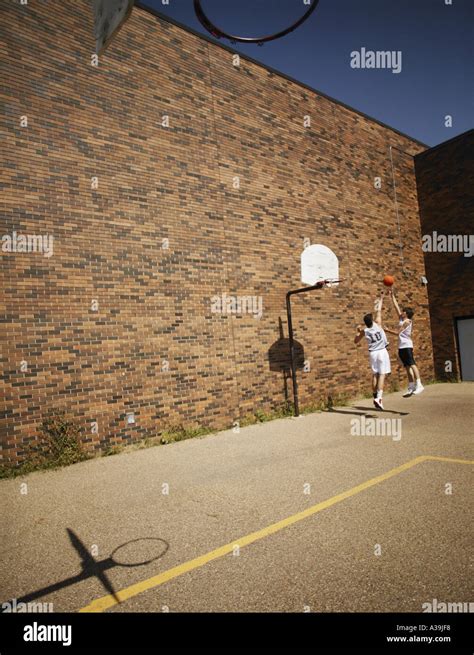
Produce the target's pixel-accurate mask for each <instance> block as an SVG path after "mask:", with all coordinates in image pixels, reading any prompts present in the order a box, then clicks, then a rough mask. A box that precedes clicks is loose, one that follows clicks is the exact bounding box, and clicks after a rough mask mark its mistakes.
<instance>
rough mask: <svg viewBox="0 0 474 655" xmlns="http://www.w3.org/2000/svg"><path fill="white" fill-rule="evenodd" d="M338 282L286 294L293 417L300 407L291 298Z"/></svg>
mask: <svg viewBox="0 0 474 655" xmlns="http://www.w3.org/2000/svg"><path fill="white" fill-rule="evenodd" d="M340 281H341V280H323V281H321V282H317V283H316V284H315V285H313V286H312V287H303V288H302V289H293V291H288V293H287V294H286V316H287V320H288V339H289V345H290V364H291V377H292V379H293V407H294V414H295V416H299V415H300V407H299V402H298V382H297V380H296V362H295V341H294V336H293V321H292V316H291V296H294V295H296V294H297V293H307V292H308V291H315V290H316V289H322V288H323V287H325V286H326V285H327V284H337V283H339V282H340Z"/></svg>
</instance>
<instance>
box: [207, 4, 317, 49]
mask: <svg viewBox="0 0 474 655" xmlns="http://www.w3.org/2000/svg"><path fill="white" fill-rule="evenodd" d="M318 3H319V0H313V1H312V3H311V5H310V7H309V9H308V10H307V11H306V12H305V14H303V16H301V18H299V19H298V20H297V21H296V22H295V23H293V24H292V25H290V27H287V28H286V29H284V30H282V31H280V32H275V33H274V34H268V35H266V36H255V37H250V36H237V35H235V34H229V33H228V32H225V31H224V30H221V29H220V28H219V27H217V25H214V23H213V22H212V21H211V20H210V18H209V17H208V16H207V15H206V14H205V12H204V10H203V8H202V6H201V0H194V11H195V12H196V16H197V17H198V20H199V22H200V23H201V25H202V26H203V27H204V28H205V29H206V30H207V31H208V32H209V33H210V34H211V35H212V36H214V37H215V38H216V39H228V40H229V41H230V42H231V43H236V42H238V43H257V44H258V45H263V44H264V43H268V41H274V40H275V39H281V37H282V36H286V35H287V34H289V33H290V32H293V30H296V28H297V27H299V26H300V25H302V24H303V23H304V22H305V21H306V20H308V18H309V17H310V16H311V14H312V13H313V11H314V10H315V9H316V7H317V6H318Z"/></svg>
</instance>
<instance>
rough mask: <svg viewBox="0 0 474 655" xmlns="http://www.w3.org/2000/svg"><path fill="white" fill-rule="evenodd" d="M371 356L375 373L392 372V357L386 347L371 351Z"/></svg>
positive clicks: (384, 373)
mask: <svg viewBox="0 0 474 655" xmlns="http://www.w3.org/2000/svg"><path fill="white" fill-rule="evenodd" d="M369 358H370V366H371V368H372V372H373V373H379V374H380V375H387V373H390V371H391V368H390V357H389V354H388V350H387V349H386V348H384V349H383V350H373V351H372V352H369Z"/></svg>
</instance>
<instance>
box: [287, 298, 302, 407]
mask: <svg viewBox="0 0 474 655" xmlns="http://www.w3.org/2000/svg"><path fill="white" fill-rule="evenodd" d="M291 293H292V292H291V291H289V292H288V293H287V294H286V316H287V319H288V338H289V340H290V364H291V379H292V380H293V411H294V414H295V416H299V415H300V409H299V406H298V383H297V381H296V362H295V341H294V338H293V323H292V320H291Z"/></svg>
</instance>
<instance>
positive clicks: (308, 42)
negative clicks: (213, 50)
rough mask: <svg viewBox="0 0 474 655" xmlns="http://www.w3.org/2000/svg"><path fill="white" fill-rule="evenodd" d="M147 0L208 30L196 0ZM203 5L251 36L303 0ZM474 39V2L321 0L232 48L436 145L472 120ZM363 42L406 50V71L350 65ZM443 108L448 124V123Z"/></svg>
mask: <svg viewBox="0 0 474 655" xmlns="http://www.w3.org/2000/svg"><path fill="white" fill-rule="evenodd" d="M141 1H142V3H143V4H145V5H147V6H149V7H151V8H153V9H156V10H157V11H159V12H161V13H162V14H164V15H167V16H170V17H171V18H173V19H174V20H177V21H179V22H181V23H183V24H184V25H187V26H189V27H191V28H193V29H194V30H197V31H199V32H203V33H206V32H205V30H204V28H203V27H202V26H201V24H200V23H199V21H198V20H197V18H196V16H195V13H194V8H193V0H169V4H168V5H166V4H165V5H163V4H162V0H141ZM450 1H451V2H452V4H451V5H449V4H446V2H450ZM202 6H203V8H204V9H205V10H206V11H207V13H208V14H209V16H210V17H212V18H213V19H215V20H216V23H217V24H218V25H219V26H220V27H222V28H228V29H229V30H234V31H235V32H236V33H243V34H244V35H252V36H255V35H257V34H261V33H266V32H268V31H271V30H272V29H275V28H276V29H281V28H282V27H285V26H286V25H287V24H288V22H289V21H290V22H291V20H292V19H294V18H295V17H296V16H299V15H301V13H302V11H303V12H304V5H303V0H202ZM206 34H207V33H206ZM223 43H225V44H227V45H229V42H228V41H223ZM473 44H474V0H320V2H319V5H318V7H317V8H316V11H315V13H314V14H313V15H312V17H311V18H310V19H309V20H308V21H307V22H306V23H305V24H304V25H303V26H301V27H300V28H298V30H296V31H295V32H293V33H292V34H290V35H288V36H286V37H284V38H283V39H280V40H278V41H273V42H271V43H267V44H265V45H264V46H262V47H260V46H258V45H247V44H235V45H233V46H232V47H233V48H234V49H235V50H236V51H238V52H241V53H243V54H246V55H249V56H251V57H252V58H254V59H256V60H258V61H261V62H262V63H263V64H266V65H268V66H271V67H272V68H275V69H277V70H279V71H281V72H282V73H285V74H286V75H289V76H291V77H293V78H295V79H296V80H299V81H301V82H304V83H305V84H308V85H309V86H311V87H313V88H315V89H317V90H319V91H322V92H323V93H326V94H327V95H329V96H332V97H333V98H335V99H337V100H340V101H341V102H344V103H346V104H348V105H350V106H352V107H354V108H355V109H358V110H359V111H362V112H364V113H366V114H368V115H369V116H373V117H374V118H377V119H378V120H380V121H382V122H384V123H387V124H388V125H391V126H392V127H395V128H396V129H398V130H400V131H401V132H404V133H406V134H408V135H410V136H412V137H414V138H416V139H418V140H420V141H422V142H423V143H426V144H428V145H430V146H433V145H436V144H438V143H441V142H443V141H446V140H448V139H450V138H452V137H454V136H456V135H457V134H461V133H462V132H465V131H466V130H469V129H472V127H474V120H473V117H474V46H473ZM363 47H364V48H366V50H373V51H396V52H399V51H400V52H401V72H400V73H398V74H397V73H393V72H392V70H391V69H387V68H385V69H355V68H352V67H351V65H350V62H351V52H353V51H359V52H360V51H361V48H363ZM447 115H450V116H452V123H453V124H452V127H446V126H445V116H447Z"/></svg>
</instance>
